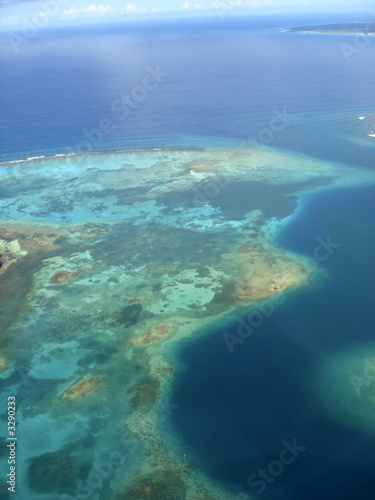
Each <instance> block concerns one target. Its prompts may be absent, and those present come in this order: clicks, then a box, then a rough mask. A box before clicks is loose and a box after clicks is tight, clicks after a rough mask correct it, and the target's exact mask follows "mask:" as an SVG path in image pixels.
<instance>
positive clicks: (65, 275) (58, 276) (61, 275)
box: [51, 267, 90, 285]
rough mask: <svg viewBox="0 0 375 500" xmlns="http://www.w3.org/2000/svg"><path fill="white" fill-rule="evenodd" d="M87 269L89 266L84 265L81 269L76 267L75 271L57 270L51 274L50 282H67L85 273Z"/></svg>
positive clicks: (59, 283)
mask: <svg viewBox="0 0 375 500" xmlns="http://www.w3.org/2000/svg"><path fill="white" fill-rule="evenodd" d="M89 270H90V268H89V267H84V268H82V269H77V271H58V272H57V273H55V274H54V275H53V276H52V278H51V283H55V285H61V284H63V283H67V282H68V281H72V280H74V279H75V278H77V277H78V276H79V275H81V274H83V273H87V271H89Z"/></svg>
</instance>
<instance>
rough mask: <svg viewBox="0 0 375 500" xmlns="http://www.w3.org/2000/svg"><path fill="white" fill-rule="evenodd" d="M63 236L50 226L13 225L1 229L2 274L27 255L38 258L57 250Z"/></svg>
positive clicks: (0, 271) (0, 267)
mask: <svg viewBox="0 0 375 500" xmlns="http://www.w3.org/2000/svg"><path fill="white" fill-rule="evenodd" d="M63 234H64V233H62V232H61V231H58V230H56V229H55V228H53V227H49V226H34V225H30V226H25V225H23V224H13V225H7V226H4V227H0V254H2V257H1V259H0V260H1V262H2V265H1V266H0V274H4V273H5V272H6V271H7V270H8V269H9V267H10V266H11V265H12V264H15V263H16V262H18V261H19V260H21V259H22V258H24V257H25V256H26V255H27V256H28V257H29V258H30V257H31V258H36V257H38V256H39V255H42V254H44V253H46V252H49V251H51V250H53V249H55V248H57V246H56V244H55V241H56V240H57V239H58V238H59V237H60V236H62V235H63Z"/></svg>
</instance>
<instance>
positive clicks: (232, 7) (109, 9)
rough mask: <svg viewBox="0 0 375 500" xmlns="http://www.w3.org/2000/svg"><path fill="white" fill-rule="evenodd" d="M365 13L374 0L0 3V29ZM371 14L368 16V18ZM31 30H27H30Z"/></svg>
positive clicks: (18, 0) (14, 0) (56, 0)
mask: <svg viewBox="0 0 375 500" xmlns="http://www.w3.org/2000/svg"><path fill="white" fill-rule="evenodd" d="M334 11H337V12H346V11H355V12H359V11H362V12H368V13H369V18H370V19H373V18H374V17H375V13H374V11H375V2H374V0H0V29H6V30H12V29H14V30H19V29H25V30H26V29H32V27H36V28H38V29H39V28H41V27H43V26H47V25H48V26H51V25H52V26H53V25H62V24H81V23H89V22H105V21H113V20H124V21H125V20H131V19H140V18H150V17H155V18H156V17H159V18H160V17H183V16H186V17H191V16H197V15H200V16H204V15H211V16H220V17H223V16H225V15H236V14H245V13H246V14H251V13H254V14H255V13H257V14H259V13H270V14H271V13H278V12H280V13H281V12H282V13H288V12H296V13H297V12H334ZM370 13H372V15H370ZM30 26H31V28H30Z"/></svg>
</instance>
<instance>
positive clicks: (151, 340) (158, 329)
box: [133, 323, 173, 346]
mask: <svg viewBox="0 0 375 500" xmlns="http://www.w3.org/2000/svg"><path fill="white" fill-rule="evenodd" d="M172 330H173V327H172V325H170V324H168V323H159V324H157V325H154V326H152V327H151V328H150V329H149V331H148V332H147V333H144V334H143V335H137V336H136V337H135V338H134V340H133V343H134V344H135V345H138V346H147V345H150V344H156V343H158V342H162V341H164V340H165V338H166V337H168V336H169V335H170V334H171V333H172Z"/></svg>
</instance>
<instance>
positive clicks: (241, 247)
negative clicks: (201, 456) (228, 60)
mask: <svg viewBox="0 0 375 500" xmlns="http://www.w3.org/2000/svg"><path fill="white" fill-rule="evenodd" d="M373 180H374V179H373V176H372V174H371V172H369V171H367V170H361V169H350V168H349V167H347V166H345V165H340V164H332V163H325V162H322V161H320V160H316V159H314V158H310V157H308V156H303V155H295V154H291V153H288V152H285V151H278V150H275V149H271V148H262V149H259V148H258V149H257V148H254V149H251V148H242V149H233V150H172V149H170V150H169V149H167V150H150V151H129V152H127V151H122V152H113V153H110V154H88V155H82V156H80V155H70V156H59V157H55V158H39V159H35V160H30V161H24V162H17V163H4V164H1V165H0V181H1V201H0V205H1V214H2V216H1V220H0V253H1V254H2V257H1V261H2V266H1V268H0V298H1V302H0V312H1V318H2V323H1V337H0V340H1V345H2V347H3V354H2V356H1V358H0V372H1V373H0V376H1V378H2V386H3V392H2V394H1V398H2V400H3V399H4V398H6V396H7V395H9V394H10V393H12V394H14V395H15V396H16V398H17V404H18V414H17V415H18V424H17V425H18V427H17V429H18V438H19V448H18V459H19V466H18V473H19V479H18V483H17V484H18V487H19V489H20V494H21V495H23V496H24V497H25V498H28V499H29V498H30V499H34V498H35V499H38V500H43V499H46V500H55V499H56V500H57V499H61V498H65V499H69V498H70V499H72V498H73V499H74V498H83V497H82V495H83V494H84V493H83V491H86V495H87V496H86V497H85V498H92V499H110V500H112V499H113V500H121V499H125V498H126V499H127V500H133V499H134V500H135V499H140V498H148V499H150V500H156V499H163V500H168V499H177V498H178V499H179V500H183V499H186V500H192V499H200V500H215V499H220V500H222V499H225V498H228V499H229V498H233V492H225V491H222V490H221V489H220V487H219V486H217V485H214V484H212V483H211V481H210V479H209V478H208V477H206V476H205V475H204V473H203V471H202V470H201V469H200V467H199V464H198V463H197V462H196V461H194V457H192V456H191V455H190V454H189V453H185V452H184V451H182V450H181V448H180V445H179V443H178V440H177V438H173V436H172V437H171V434H170V430H169V428H168V416H169V415H170V413H171V412H172V411H179V410H178V404H177V402H176V403H174V402H173V403H172V402H171V401H170V400H169V394H170V391H171V388H172V387H173V379H174V376H175V374H176V373H178V372H179V370H181V369H182V368H181V367H179V366H175V365H174V363H173V361H172V359H171V357H170V356H169V354H168V352H169V349H171V347H173V346H178V345H179V343H180V342H182V341H183V339H185V338H189V337H192V336H193V335H199V334H202V333H204V331H206V330H207V329H208V328H209V327H210V325H212V324H213V323H214V322H216V321H220V320H223V321H224V320H225V318H228V317H230V315H235V314H236V311H239V310H243V309H244V308H250V307H252V306H253V305H254V304H256V303H257V302H258V301H264V300H267V299H272V298H273V297H275V296H276V295H279V294H281V293H284V292H285V291H286V290H288V289H295V288H297V287H300V286H308V285H309V282H310V278H311V275H312V274H313V273H315V275H320V273H321V270H320V268H319V266H318V264H317V263H316V262H315V261H314V259H313V256H312V257H311V258H308V257H301V256H297V255H294V254H291V253H288V252H286V251H284V250H283V249H281V248H279V247H278V246H277V245H276V244H275V242H274V240H273V237H272V235H273V233H274V231H275V230H277V228H278V227H279V225H280V224H282V222H283V220H285V218H287V217H288V216H290V215H291V214H292V213H293V212H294V211H295V209H296V207H297V204H298V200H299V198H300V197H301V196H302V195H303V194H304V193H308V192H311V191H313V190H318V189H328V188H332V187H345V186H349V185H355V184H357V185H364V184H368V183H371V182H373ZM4 401H5V399H4ZM167 436H168V440H169V443H171V442H172V441H173V439H175V446H169V445H167V444H166V442H167V441H168V440H167ZM0 460H3V459H0ZM103 463H106V464H107V465H106V466H105V470H104V469H103V470H102V469H101V468H100V467H101V466H100V464H103ZM98 464H99V465H98ZM103 467H104V466H103ZM98 470H99V471H100V470H102V472H103V471H104V472H103V473H100V472H98ZM46 478H47V479H48V478H54V480H53V481H52V480H51V481H47V480H46ZM95 481H96V482H95ZM64 495H65V496H64ZM79 495H81V496H79Z"/></svg>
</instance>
